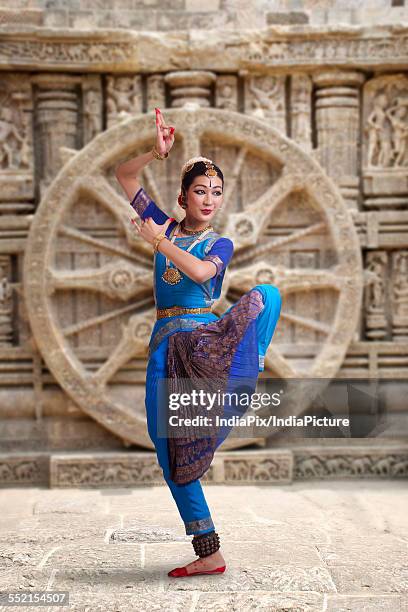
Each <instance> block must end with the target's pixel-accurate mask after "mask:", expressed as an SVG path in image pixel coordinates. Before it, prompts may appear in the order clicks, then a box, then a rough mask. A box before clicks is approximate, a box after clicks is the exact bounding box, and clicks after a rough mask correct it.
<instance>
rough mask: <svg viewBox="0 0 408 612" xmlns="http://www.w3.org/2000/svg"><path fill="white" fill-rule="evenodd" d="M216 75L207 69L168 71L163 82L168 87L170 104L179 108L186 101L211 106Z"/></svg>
mask: <svg viewBox="0 0 408 612" xmlns="http://www.w3.org/2000/svg"><path fill="white" fill-rule="evenodd" d="M216 78H217V75H216V74H215V72H209V71H207V70H180V71H177V72H169V73H168V74H166V76H165V82H166V83H167V84H168V85H169V87H170V97H171V103H170V106H171V107H173V108H180V107H182V106H184V105H185V104H187V103H189V102H190V103H191V102H192V103H194V104H198V105H199V106H203V107H209V106H212V84H213V83H214V82H215V80H216Z"/></svg>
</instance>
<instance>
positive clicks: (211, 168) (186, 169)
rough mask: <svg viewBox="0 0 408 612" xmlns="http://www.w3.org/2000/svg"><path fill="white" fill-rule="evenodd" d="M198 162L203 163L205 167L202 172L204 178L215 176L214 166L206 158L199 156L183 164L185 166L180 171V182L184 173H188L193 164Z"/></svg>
mask: <svg viewBox="0 0 408 612" xmlns="http://www.w3.org/2000/svg"><path fill="white" fill-rule="evenodd" d="M200 161H203V162H204V163H205V165H206V166H207V169H206V171H205V172H204V174H205V175H206V176H208V177H210V176H217V171H216V170H215V168H214V164H213V162H212V160H211V159H208V157H202V156H201V155H198V156H197V157H191V158H190V159H188V160H187V161H186V162H185V164H183V167H182V169H181V175H180V180H181V181H183V178H184V175H185V174H186V172H189V171H190V170H191V169H192V168H193V166H194V164H196V163H197V162H200Z"/></svg>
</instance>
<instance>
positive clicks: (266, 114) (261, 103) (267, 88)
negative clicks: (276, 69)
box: [242, 72, 286, 134]
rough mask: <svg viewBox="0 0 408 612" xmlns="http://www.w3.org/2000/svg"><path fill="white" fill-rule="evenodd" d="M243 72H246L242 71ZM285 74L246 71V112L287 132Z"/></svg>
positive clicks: (284, 132)
mask: <svg viewBox="0 0 408 612" xmlns="http://www.w3.org/2000/svg"><path fill="white" fill-rule="evenodd" d="M242 74H244V73H243V72H242ZM285 80H286V77H285V76H281V75H271V74H269V75H265V74H261V75H256V74H251V73H249V72H248V73H246V79H245V86H246V96H245V112H246V113H247V114H248V115H253V116H254V117H260V118H261V119H263V118H265V119H266V122H267V124H268V125H270V126H272V127H274V128H276V129H277V130H279V131H280V132H282V133H283V134H286V116H285Z"/></svg>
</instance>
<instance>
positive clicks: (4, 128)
mask: <svg viewBox="0 0 408 612" xmlns="http://www.w3.org/2000/svg"><path fill="white" fill-rule="evenodd" d="M13 138H14V139H15V140H17V141H18V142H19V143H23V142H24V138H23V137H22V136H21V135H20V133H19V131H18V129H17V127H16V126H15V125H14V123H13V111H12V110H11V109H10V108H7V107H3V108H2V109H0V163H1V164H3V168H9V169H12V170H16V169H17V168H18V165H17V164H15V162H14V152H15V147H13V145H12V144H11V141H12V139H13ZM4 162H5V165H4Z"/></svg>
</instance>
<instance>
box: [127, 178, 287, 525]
mask: <svg viewBox="0 0 408 612" xmlns="http://www.w3.org/2000/svg"><path fill="white" fill-rule="evenodd" d="M131 206H132V207H133V209H134V210H135V211H136V212H137V214H138V215H139V217H140V218H141V219H146V218H147V217H152V218H153V220H154V221H155V222H156V223H159V224H163V223H165V221H166V220H167V219H168V218H169V217H168V215H167V214H166V213H165V212H164V211H162V210H161V209H160V208H159V207H158V206H157V205H156V203H155V202H154V201H153V200H152V199H151V198H150V197H149V196H148V194H147V193H146V191H145V190H144V189H143V188H140V189H139V191H138V192H137V193H136V195H135V197H134V199H133V200H132V202H131ZM175 225H177V221H176V220H173V221H172V222H171V223H170V224H169V225H168V227H167V230H166V235H167V236H168V237H169V236H170V235H171V233H172V230H173V229H174V227H175ZM196 238H197V236H189V237H181V238H176V240H175V244H176V246H178V247H179V248H181V249H187V248H188V246H190V245H191V243H192V242H193V241H195V240H196ZM233 250H234V247H233V243H232V241H231V240H230V239H229V238H225V237H222V236H220V235H219V234H217V233H216V232H214V231H211V232H210V233H208V234H206V236H205V237H204V238H203V239H202V240H201V241H200V242H198V244H196V245H195V246H194V247H193V248H192V249H191V251H190V253H191V254H193V255H195V256H196V257H197V258H199V259H201V260H207V261H213V262H214V264H215V266H216V270H217V271H216V274H215V276H213V277H212V278H210V279H209V280H207V281H206V282H204V283H201V284H200V283H197V282H195V281H193V280H192V279H190V278H189V277H188V276H187V275H186V274H185V273H182V279H181V280H180V282H178V283H177V284H174V285H170V284H168V283H166V282H165V281H164V280H163V279H162V273H163V272H164V271H165V256H164V255H163V254H162V253H160V252H159V251H158V252H157V253H156V254H155V258H154V285H153V286H154V300H155V305H156V308H169V307H171V306H183V307H187V308H198V307H208V306H211V305H212V304H213V303H214V302H215V301H216V300H217V299H218V298H219V297H220V294H221V288H222V282H223V278H224V275H225V270H226V267H227V265H228V263H229V261H230V260H231V257H232V255H233ZM170 266H171V267H174V264H173V263H172V262H170ZM280 310H281V296H280V292H279V290H278V288H277V287H276V286H274V285H269V284H259V285H256V286H254V287H253V288H252V289H251V290H250V291H248V292H247V293H245V294H244V295H242V296H241V298H240V299H239V300H238V301H237V302H236V303H235V304H233V305H232V306H231V307H230V308H229V309H228V310H227V311H226V312H225V313H224V314H223V315H222V316H221V317H218V316H217V315H216V314H214V313H213V312H206V313H202V314H195V313H188V314H182V315H173V316H168V317H163V318H161V319H158V320H157V321H156V323H155V325H154V327H153V330H152V334H151V338H150V343H149V361H148V365H147V371H146V399H145V405H146V416H147V427H148V432H149V435H150V437H151V439H152V441H153V443H154V445H155V448H156V452H157V458H158V461H159V464H160V466H161V468H162V470H163V476H164V478H165V480H166V482H167V484H168V485H169V488H170V490H171V492H172V495H173V497H174V499H175V501H176V504H177V506H178V509H179V511H180V514H181V516H182V519H183V521H184V523H185V528H186V533H187V534H200V533H206V532H208V531H212V530H213V529H214V524H213V522H212V519H211V516H210V513H209V510H208V506H207V504H206V501H205V498H204V494H203V491H202V488H201V483H200V480H199V478H200V477H201V476H202V475H203V474H204V473H205V472H206V471H207V470H208V468H209V466H210V464H211V461H212V458H213V456H214V452H215V450H216V448H217V447H218V446H219V445H220V444H221V443H222V442H223V440H224V439H225V437H226V436H227V435H228V433H229V431H230V427H221V428H218V429H214V428H213V429H212V430H209V431H208V432H207V435H203V434H202V430H201V433H200V435H197V434H196V432H195V431H194V430H192V429H190V430H187V431H186V434H185V435H184V434H183V436H181V437H180V436H178V437H171V436H169V437H167V438H166V437H165V436H162V435H158V431H159V429H160V426H162V424H163V423H164V422H168V405H167V403H166V401H163V398H164V399H166V398H165V397H164V396H163V393H162V391H163V385H162V384H161V382H162V381H163V379H166V381H167V385H168V387H167V388H168V391H170V392H172V393H177V392H178V393H182V392H183V391H185V390H186V386H185V385H186V381H189V380H191V381H195V382H197V381H205V383H203V386H204V387H205V389H206V390H207V391H209V390H212V391H215V387H217V388H218V389H220V390H222V391H226V392H230V391H235V390H236V389H237V388H238V387H240V388H242V381H246V384H245V392H247V393H248V392H249V393H250V392H252V391H254V390H255V388H256V381H257V378H258V374H259V372H262V371H263V369H264V357H265V353H266V351H267V348H268V346H269V344H270V342H271V340H272V336H273V334H274V331H275V328H276V324H277V322H278V319H279V315H280ZM193 386H194V385H193ZM218 409H219V411H220V412H219V415H220V416H224V417H225V416H227V417H228V416H231V415H235V414H240V412H239V409H238V408H237V407H236V406H233V405H228V404H226V405H224V406H222V407H218ZM193 414H194V411H193V410H192V409H191V407H186V408H184V409H183V410H182V416H184V417H191V416H193Z"/></svg>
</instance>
